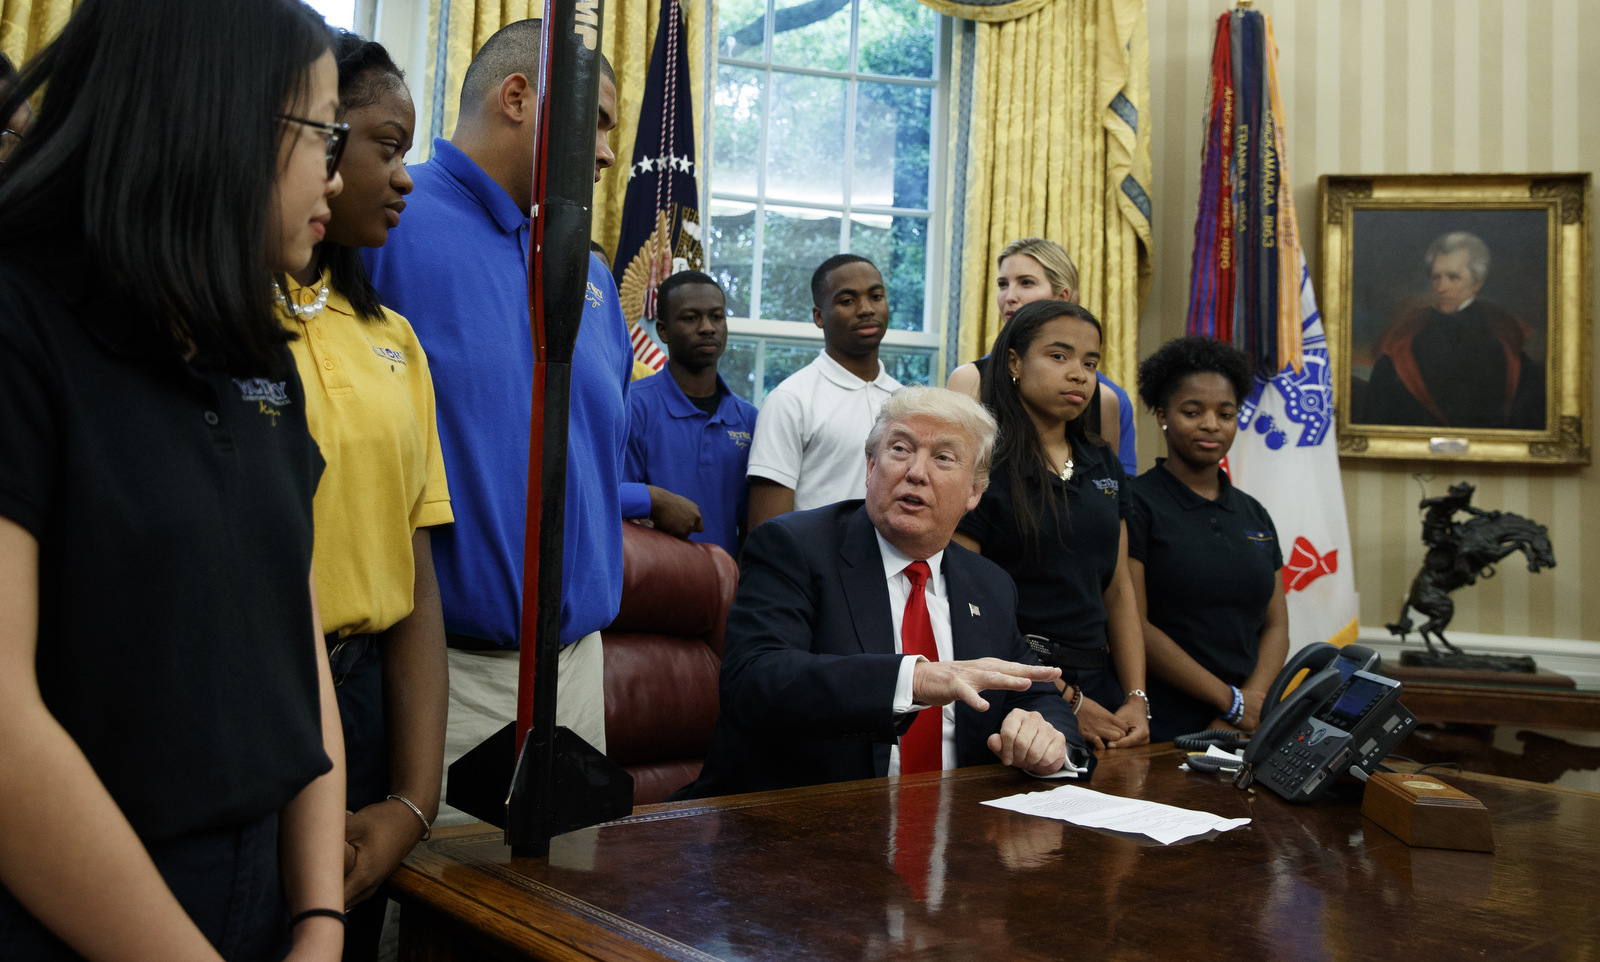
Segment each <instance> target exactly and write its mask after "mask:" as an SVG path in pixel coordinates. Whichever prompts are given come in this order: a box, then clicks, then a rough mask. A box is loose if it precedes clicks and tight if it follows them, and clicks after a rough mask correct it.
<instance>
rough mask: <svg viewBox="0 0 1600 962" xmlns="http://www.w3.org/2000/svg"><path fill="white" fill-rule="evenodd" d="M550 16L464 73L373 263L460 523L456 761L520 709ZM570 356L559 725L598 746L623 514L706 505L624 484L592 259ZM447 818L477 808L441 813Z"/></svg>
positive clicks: (622, 434) (608, 124)
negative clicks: (406, 339) (542, 105)
mask: <svg viewBox="0 0 1600 962" xmlns="http://www.w3.org/2000/svg"><path fill="white" fill-rule="evenodd" d="M540 36H541V30H540V23H539V21H537V20H519V21H517V22H515V23H512V24H508V25H507V26H505V27H502V28H501V29H500V30H499V31H497V32H496V33H495V34H494V35H493V36H491V37H490V38H489V39H488V40H487V41H485V42H484V45H483V46H482V47H481V48H480V49H479V50H478V53H477V55H476V56H475V57H474V58H473V61H472V64H471V65H470V66H469V67H468V68H467V75H466V77H465V78H464V81H463V84H462V88H461V119H460V122H459V123H458V124H457V125H456V130H455V133H454V134H453V135H452V136H451V138H450V139H449V140H444V139H438V140H435V141H434V142H433V156H432V157H430V158H429V159H428V162H427V163H425V164H420V165H418V166H416V167H413V168H411V174H412V176H413V178H414V179H415V182H416V188H415V191H414V192H413V193H412V195H411V196H410V198H409V199H408V203H409V207H408V208H407V210H406V216H405V219H404V220H403V221H402V222H401V224H400V225H399V226H398V227H397V228H396V229H395V230H394V231H392V232H391V234H390V237H389V243H388V244H386V245H385V246H383V247H381V248H367V249H365V250H364V251H363V253H362V257H363V260H364V261H365V263H366V265H367V268H368V269H369V270H370V271H371V273H372V281H373V285H374V287H376V288H377V290H378V292H379V293H380V294H381V295H382V296H383V300H384V303H385V304H386V305H389V306H391V307H393V308H394V309H395V310H397V311H399V312H401V313H402V314H404V315H405V316H406V317H407V318H408V319H409V320H410V321H411V324H412V326H413V327H414V328H415V329H416V332H417V337H418V338H419V339H420V340H421V342H422V346H423V347H424V348H425V349H426V350H427V352H428V365H429V369H430V370H431V371H432V373H433V380H434V386H435V388H436V389H437V398H438V425H439V440H440V443H441V445H442V447H443V450H444V460H445V466H446V469H447V470H448V472H449V475H450V488H451V491H452V504H453V510H454V514H455V522H454V523H453V524H449V525H443V526H439V527H435V528H433V529H431V530H432V532H433V553H434V562H435V566H436V570H437V571H438V577H439V593H440V598H441V602H442V606H443V609H444V623H445V631H446V636H445V639H446V643H447V644H448V645H449V648H450V650H449V653H448V658H449V661H450V712H449V721H448V723H447V727H446V736H445V767H446V771H447V772H448V770H449V765H450V764H451V763H452V762H453V761H455V760H456V759H458V758H460V757H461V756H462V755H463V754H465V753H466V752H468V751H470V750H471V749H473V748H476V747H477V746H478V745H479V744H480V743H481V742H482V741H483V740H484V739H485V738H487V737H488V736H489V735H492V734H494V733H495V732H497V731H499V730H500V729H501V728H503V727H504V726H505V725H506V724H508V723H509V722H511V721H513V720H514V719H515V717H516V699H517V685H518V673H517V662H518V657H519V656H518V649H519V646H520V645H521V644H522V642H523V641H527V642H528V643H530V644H531V643H532V642H533V639H532V638H527V639H524V638H522V637H521V635H522V601H523V597H522V587H523V558H524V550H525V548H526V547H528V546H527V545H525V544H524V541H525V540H526V531H527V484H528V448H529V441H528V439H529V427H530V424H531V421H532V416H533V415H532V412H533V385H534V357H533V337H532V335H531V333H530V331H529V328H528V261H527V246H526V245H527V244H528V243H529V229H530V218H529V212H530V208H531V205H532V203H533V199H532V191H533V182H532V179H531V172H532V170H533V165H534V138H533V124H534V117H535V116H536V114H537V110H538V98H537V89H536V87H537V81H538V64H539V43H540ZM600 68H601V75H600V94H599V100H598V107H597V110H596V114H595V118H594V119H595V139H594V145H595V149H594V176H595V179H596V180H599V178H600V174H601V172H602V171H603V170H604V169H605V168H607V167H610V166H611V165H612V164H613V163H614V162H615V160H616V158H615V156H614V155H613V154H612V152H611V147H610V144H609V142H608V140H607V138H608V137H609V135H610V133H611V131H612V130H613V129H614V128H615V127H616V125H617V85H616V77H615V76H614V75H613V74H612V72H611V66H610V64H608V63H607V62H606V61H605V59H604V58H601V60H600ZM588 277H589V281H588V288H587V292H586V295H585V297H584V301H583V306H582V310H583V318H582V323H581V324H580V325H579V327H578V336H577V341H576V343H575V344H574V346H573V354H572V383H571V403H570V406H569V410H568V416H567V480H566V492H567V500H566V517H565V519H564V528H563V533H562V539H563V544H564V548H563V557H562V578H561V599H560V606H561V627H560V634H561V645H562V647H561V652H560V655H559V658H558V660H559V663H560V664H559V667H558V669H557V677H558V695H557V698H556V702H557V706H558V707H557V712H556V722H557V724H560V725H562V726H564V727H566V728H568V729H569V730H571V731H573V732H574V733H575V734H577V735H578V736H579V737H581V738H583V739H584V740H585V741H587V742H588V743H589V744H590V745H592V746H594V747H595V748H597V749H600V750H601V751H604V750H605V688H604V673H605V662H604V654H603V653H604V649H603V648H602V646H601V641H600V629H602V628H604V627H606V626H607V625H609V624H611V622H612V620H613V619H615V618H616V616H617V610H618V608H619V606H620V604H621V601H622V524H623V519H624V518H636V517H644V516H649V517H650V518H651V519H652V521H653V522H654V523H655V525H656V527H657V528H659V529H663V530H666V531H668V532H670V533H672V534H674V535H678V536H682V535H684V534H687V533H688V532H689V531H691V530H694V525H696V524H697V523H698V522H699V511H698V509H696V508H695V507H694V505H692V504H689V503H688V502H687V501H685V499H683V498H679V497H677V496H676V495H672V494H671V493H670V492H667V491H665V490H664V489H661V488H658V487H653V486H647V485H642V484H625V483H622V467H623V462H624V458H625V456H626V448H627V438H628V402H627V399H628V390H629V381H630V377H631V374H632V371H633V344H632V342H631V341H629V340H628V329H627V321H626V320H625V319H624V318H623V316H622V304H621V301H620V300H619V299H618V297H617V290H616V284H615V283H614V282H613V280H612V278H611V271H610V270H609V269H607V268H606V266H605V264H604V262H603V261H602V260H601V259H600V258H598V257H595V256H593V255H592V254H591V256H590V258H589V274H588ZM440 811H441V814H440V821H441V822H443V823H445V824H454V823H459V822H462V821H466V820H467V816H466V815H465V814H464V813H462V812H459V811H457V810H456V809H453V808H451V807H450V806H449V805H448V804H446V805H442V806H441V809H440Z"/></svg>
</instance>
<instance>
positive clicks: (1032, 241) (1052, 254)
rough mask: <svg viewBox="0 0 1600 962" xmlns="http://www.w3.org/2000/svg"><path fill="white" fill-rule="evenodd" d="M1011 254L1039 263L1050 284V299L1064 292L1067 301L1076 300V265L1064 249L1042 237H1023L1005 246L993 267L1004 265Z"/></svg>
mask: <svg viewBox="0 0 1600 962" xmlns="http://www.w3.org/2000/svg"><path fill="white" fill-rule="evenodd" d="M1012 254H1026V255H1027V256H1029V257H1031V258H1033V259H1034V260H1036V261H1038V262H1039V266H1040V267H1042V268H1044V276H1045V280H1047V281H1049V282H1050V294H1051V296H1052V297H1053V296H1055V295H1056V294H1059V293H1060V292H1061V291H1066V292H1067V300H1069V301H1073V302H1076V301H1077V300H1078V265H1077V264H1074V263H1073V262H1072V257H1071V256H1070V255H1068V254H1067V249H1066V248H1064V247H1062V246H1061V245H1060V244H1057V243H1056V242H1055V241H1053V240H1045V239H1044V238H1043V237H1024V238H1022V239H1020V240H1014V241H1012V242H1011V243H1009V244H1007V245H1006V247H1005V250H1003V251H1001V252H1000V256H999V257H998V258H996V259H995V262H994V265H995V267H997V268H998V267H1001V266H1002V265H1004V264H1005V262H1006V258H1007V257H1010V256H1011V255H1012Z"/></svg>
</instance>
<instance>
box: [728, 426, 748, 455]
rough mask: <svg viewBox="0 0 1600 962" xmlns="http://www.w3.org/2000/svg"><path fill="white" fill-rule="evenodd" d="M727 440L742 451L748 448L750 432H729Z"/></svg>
mask: <svg viewBox="0 0 1600 962" xmlns="http://www.w3.org/2000/svg"><path fill="white" fill-rule="evenodd" d="M728 440H730V441H732V442H733V443H734V445H736V446H737V447H738V448H739V449H740V450H741V451H742V450H744V449H745V448H748V447H749V446H750V432H749V431H729V432H728Z"/></svg>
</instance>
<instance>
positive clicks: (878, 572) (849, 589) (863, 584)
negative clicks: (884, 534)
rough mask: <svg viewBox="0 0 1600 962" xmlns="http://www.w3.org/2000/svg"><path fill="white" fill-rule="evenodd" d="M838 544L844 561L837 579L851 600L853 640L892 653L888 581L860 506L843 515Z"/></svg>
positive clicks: (867, 649)
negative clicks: (851, 512) (853, 511)
mask: <svg viewBox="0 0 1600 962" xmlns="http://www.w3.org/2000/svg"><path fill="white" fill-rule="evenodd" d="M844 525H845V531H844V538H843V541H842V543H841V544H840V546H839V556H840V558H841V559H842V560H843V561H844V563H843V564H841V565H840V566H839V580H840V582H841V584H842V585H843V587H844V595H845V599H846V600H847V601H848V602H849V604H850V621H851V623H852V624H853V625H854V626H855V630H856V640H857V642H858V643H859V644H860V645H861V650H862V651H863V652H865V653H867V654H869V655H892V654H894V619H893V618H892V617H891V615H890V613H889V584H888V582H887V581H886V580H885V579H884V577H883V555H882V553H881V552H879V550H878V538H877V535H876V534H875V533H874V531H873V528H872V520H871V519H870V518H868V517H867V509H866V508H865V507H864V506H863V507H861V508H859V509H857V510H856V512H855V513H854V514H851V515H850V516H849V517H847V518H846V519H845V522H844Z"/></svg>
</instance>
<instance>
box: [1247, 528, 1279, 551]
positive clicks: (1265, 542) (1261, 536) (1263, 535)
mask: <svg viewBox="0 0 1600 962" xmlns="http://www.w3.org/2000/svg"><path fill="white" fill-rule="evenodd" d="M1244 536H1245V539H1246V540H1248V541H1249V542H1250V543H1251V544H1254V545H1259V546H1261V547H1263V548H1268V549H1270V548H1271V547H1272V544H1273V542H1274V541H1276V540H1277V539H1276V538H1274V537H1273V536H1272V532H1271V531H1246V532H1245V533H1244Z"/></svg>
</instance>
